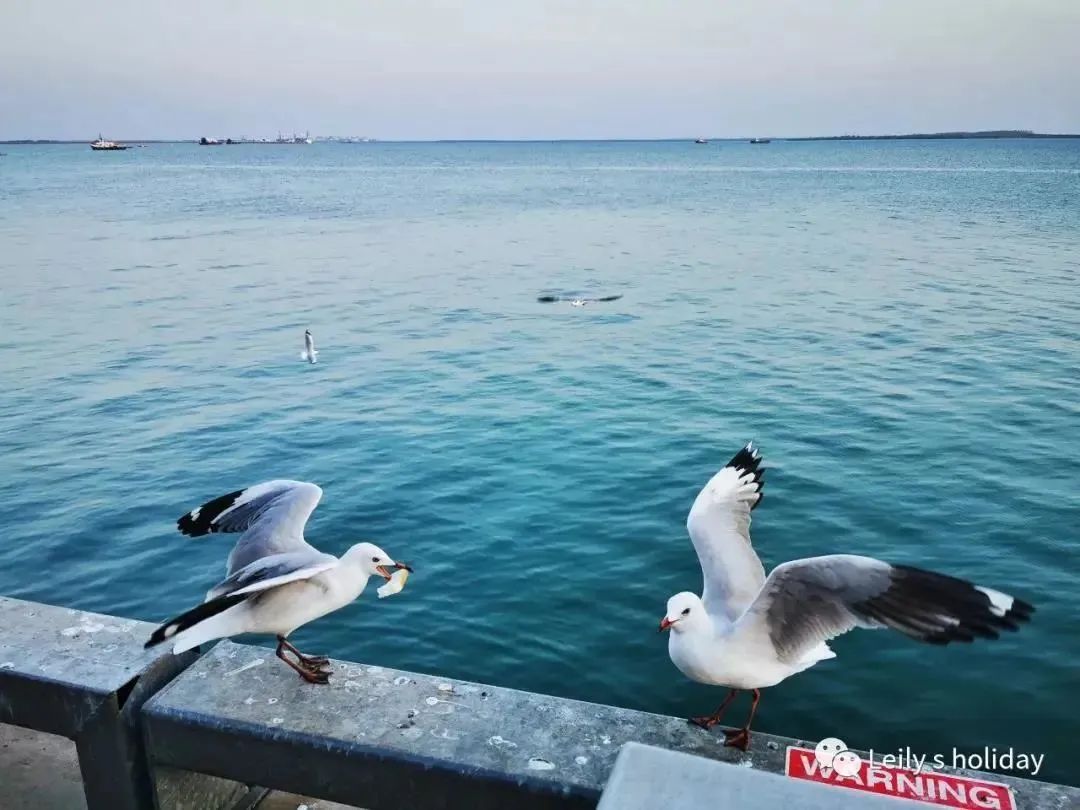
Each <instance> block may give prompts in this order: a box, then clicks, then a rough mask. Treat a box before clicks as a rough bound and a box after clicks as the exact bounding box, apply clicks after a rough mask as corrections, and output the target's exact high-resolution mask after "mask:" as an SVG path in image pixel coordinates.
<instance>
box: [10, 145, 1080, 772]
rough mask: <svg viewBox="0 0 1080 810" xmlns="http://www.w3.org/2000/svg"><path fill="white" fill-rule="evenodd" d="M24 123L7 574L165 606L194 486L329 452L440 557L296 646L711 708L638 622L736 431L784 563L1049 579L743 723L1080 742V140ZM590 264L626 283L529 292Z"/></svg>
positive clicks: (252, 475)
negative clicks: (235, 135) (364, 136)
mask: <svg viewBox="0 0 1080 810" xmlns="http://www.w3.org/2000/svg"><path fill="white" fill-rule="evenodd" d="M4 151H6V152H7V155H6V156H5V157H2V158H0V277H2V279H3V283H2V287H0V323H2V330H0V449H2V450H3V455H2V458H3V465H2V467H0V528H2V530H3V531H2V535H3V539H2V541H0V592H2V593H7V594H10V595H14V596H20V597H26V598H33V599H40V600H44V601H48V602H53V603H59V604H64V605H73V606H77V607H80V608H85V609H92V610H98V611H105V612H110V613H118V614H125V615H131V616H137V617H140V618H144V619H149V620H158V619H163V618H166V617H167V616H169V615H170V614H173V613H175V612H177V611H179V610H181V609H183V608H185V607H187V606H189V605H190V604H192V603H193V602H195V601H198V600H199V599H201V597H202V595H203V593H204V592H205V590H206V588H207V587H208V586H209V585H210V584H212V583H213V582H215V581H216V580H217V579H218V578H219V576H220V574H221V566H222V563H223V558H224V556H225V553H226V551H227V548H228V540H227V539H226V538H225V537H222V536H216V537H212V538H209V539H207V540H203V541H191V540H188V539H186V538H183V537H181V536H180V535H179V534H177V533H176V532H175V531H174V521H175V519H176V517H177V516H178V515H180V514H181V513H182V512H184V511H186V510H187V509H190V508H191V507H193V506H195V505H197V504H199V503H201V502H202V501H204V500H206V499H207V498H209V497H212V496H216V495H219V494H222V493H224V492H226V491H229V490H232V489H236V488H238V487H240V486H242V485H244V484H247V483H252V482H255V481H259V480H262V479H266V478H269V477H289V478H300V479H307V480H311V481H315V482H318V483H319V484H321V485H322V487H323V488H324V490H325V496H324V499H323V503H322V505H321V506H320V507H319V509H318V510H317V512H316V513H315V515H314V517H313V519H312V521H311V523H310V524H309V526H308V537H309V539H310V540H312V542H314V543H315V544H316V545H319V546H320V547H322V548H324V549H325V550H327V551H332V552H339V551H342V550H343V549H345V548H346V547H347V546H348V545H350V544H351V543H353V542H356V541H358V540H360V539H374V540H375V541H377V542H379V543H380V544H381V545H383V546H384V547H385V548H386V549H387V550H388V551H389V552H390V553H391V554H393V555H395V556H399V557H401V558H404V559H408V560H411V561H413V562H415V564H416V567H417V574H416V576H415V578H414V579H412V580H411V581H410V583H409V587H408V589H407V590H406V591H405V593H403V594H402V595H400V596H398V597H395V598H393V599H388V600H385V601H382V602H378V603H376V602H375V600H374V599H372V598H371V597H372V596H373V594H372V593H367V594H365V595H364V597H363V598H362V599H361V601H360V603H358V604H357V605H354V606H352V607H351V608H349V609H346V610H343V611H341V612H339V613H337V614H335V615H332V616H330V617H327V618H326V619H324V620H322V621H320V622H318V623H316V624H314V625H311V626H309V627H308V628H305V629H304V630H302V631H300V632H299V633H298V634H297V637H296V638H297V641H298V643H300V645H301V646H302V647H304V648H309V649H311V650H312V651H318V652H329V653H332V654H333V655H335V656H338V657H342V658H349V659H355V660H362V661H369V662H378V663H381V664H385V665H390V666H397V667H403V668H409V669H418V670H421V671H427V672H439V673H443V674H446V675H450V676H457V677H462V678H469V679H474V680H479V681H485V682H490V683H496V684H501V685H504V686H513V687H518V688H523V689H531V690H537V691H541V692H549V693H554V694H558V695H564V696H568V697H574V698H582V699H586V700H594V701H602V702H608V703H615V704H619V705H623V706H631V707H635V708H639V709H646V710H650V711H656V712H664V713H675V714H687V713H691V712H694V713H701V712H704V711H707V710H711V709H712V708H713V704H715V703H716V702H718V700H719V698H720V697H721V696H722V694H721V693H720V691H719V690H715V689H708V688H705V687H699V686H696V685H692V684H689V683H688V682H686V681H685V680H684V679H683V678H682V676H681V675H680V674H679V673H678V671H677V670H675V669H674V667H673V666H672V665H671V664H670V662H669V661H668V659H667V655H666V642H665V639H664V638H662V637H659V636H658V635H657V633H656V624H657V621H658V620H659V618H660V617H661V615H662V614H663V611H664V603H665V600H666V598H667V596H668V595H670V594H671V593H673V592H675V591H678V590H683V589H688V588H697V587H699V585H700V581H699V580H700V575H699V572H698V568H697V564H696V561H695V558H694V556H693V553H692V550H691V547H690V544H689V541H688V540H687V538H686V535H685V529H684V520H685V517H686V512H687V510H688V509H689V506H690V503H691V502H692V500H693V498H694V495H695V494H696V492H697V490H698V489H699V488H700V487H701V485H702V484H703V483H704V482H705V481H706V480H707V479H708V477H709V476H710V475H711V474H712V473H713V472H714V471H715V470H716V469H717V468H718V467H719V466H720V465H722V464H723V463H724V462H725V461H726V460H727V458H729V457H730V456H731V454H732V453H733V452H734V451H735V450H736V449H738V447H739V446H740V445H741V444H742V443H743V442H744V441H745V440H747V439H749V438H754V439H755V440H757V442H758V443H759V444H760V446H761V447H762V449H763V452H764V454H765V457H766V464H767V465H768V466H769V467H770V472H769V474H768V483H767V488H766V492H767V496H766V498H765V501H764V503H763V505H762V507H761V508H760V509H759V510H757V511H756V512H755V519H754V526H753V533H754V538H755V541H756V545H757V547H758V548H759V550H760V552H761V554H762V556H763V558H764V560H765V562H766V565H767V566H771V565H773V564H776V563H778V562H782V561H784V560H787V559H790V558H793V557H799V556H807V555H813V554H819V553H829V552H837V551H847V552H857V553H865V554H871V555H878V556H881V557H884V558H886V559H889V560H893V561H897V562H905V563H914V564H918V565H923V566H926V567H931V568H936V569H941V570H944V571H949V572H954V573H958V574H961V575H964V576H967V577H970V578H974V579H977V580H979V581H982V582H984V583H986V584H988V585H993V586H996V587H1000V588H1003V589H1006V590H1010V591H1012V592H1014V593H1016V594H1019V595H1022V596H1024V597H1025V598H1027V599H1028V600H1029V601H1031V602H1034V603H1036V605H1037V606H1038V610H1039V612H1038V613H1037V615H1036V617H1035V622H1034V623H1033V624H1032V625H1031V626H1030V627H1027V628H1025V629H1024V631H1023V632H1022V633H1020V634H1018V635H1016V636H1010V637H1008V638H1005V639H1003V640H1001V641H1000V642H997V643H993V644H981V645H972V646H962V645H957V646H954V647H949V648H924V647H921V646H919V645H916V644H914V643H912V642H909V641H907V640H906V639H903V638H900V637H895V636H893V635H891V634H886V633H867V632H863V633H861V634H852V635H849V636H847V637H844V638H843V639H840V640H838V641H837V642H836V644H835V645H834V646H835V648H836V650H837V652H838V654H839V657H838V658H837V659H836V660H834V661H831V662H827V663H824V664H822V665H819V666H817V667H816V668H814V669H813V670H811V671H809V672H807V673H805V674H803V675H801V676H799V677H796V678H793V679H792V680H790V681H788V682H786V683H784V684H782V685H781V686H779V687H777V688H774V689H771V690H769V691H768V692H767V693H766V695H765V698H764V699H763V701H762V704H761V710H760V713H759V716H758V723H757V726H758V727H759V728H760V729H762V730H765V731H773V732H777V733H784V734H791V735H797V736H803V737H807V738H813V739H818V738H821V737H823V736H828V735H838V736H842V737H843V738H844V739H845V740H846V741H847V742H848V744H849V745H852V746H854V747H861V748H869V747H873V748H875V749H878V750H884V749H895V748H897V747H901V746H905V745H908V746H911V747H912V748H913V749H915V750H917V751H922V752H930V753H935V752H949V751H950V750H951V749H952V747H954V746H955V747H957V748H959V749H961V750H981V749H982V747H983V746H986V745H988V746H996V747H998V748H999V749H1003V748H1008V747H1009V746H1013V747H1014V748H1016V749H1017V750H1019V751H1034V752H1042V753H1046V754H1047V757H1048V760H1047V765H1046V766H1045V768H1044V770H1043V772H1042V773H1041V774H1040V778H1050V779H1057V780H1066V781H1070V782H1073V783H1080V766H1078V765H1077V764H1076V758H1075V754H1074V747H1075V740H1076V739H1077V738H1078V737H1080V698H1078V693H1080V674H1078V669H1077V661H1078V656H1080V635H1078V634H1077V627H1078V626H1080V616H1078V613H1077V609H1076V597H1077V592H1078V590H1080V588H1078V580H1077V572H1078V570H1080V565H1078V563H1080V553H1078V548H1080V539H1078V537H1080V530H1078V525H1080V497H1078V492H1080V488H1078V483H1080V405H1078V397H1077V380H1078V379H1080V340H1078V337H1077V334H1078V330H1080V295H1078V291H1077V276H1078V271H1080V142H1077V141H1026V142H1021V141H997V142H984V143H980V142H942V143H918V142H911V143H905V142H901V143H895V142H894V143H839V144H836V143H802V144H800V143H781V142H774V143H772V144H770V145H768V146H750V145H747V144H734V143H732V144H723V143H722V144H716V143H713V144H710V145H708V146H694V145H692V144H683V143H647V144H634V143H614V144H427V145H407V144H367V145H355V146H335V145H316V146H310V147H272V146H261V147H260V146H235V147H222V148H218V149H208V148H200V147H198V146H194V145H160V146H148V147H146V148H140V149H132V150H129V151H128V152H124V153H116V154H109V153H93V152H91V151H90V150H89V149H88V148H86V147H85V146H78V147H74V146H71V147H68V146H50V147H27V146H8V147H5V148H4ZM575 290H576V291H583V292H587V293H591V292H595V293H598V294H606V293H617V292H618V293H624V294H625V297H624V298H623V299H622V300H620V301H617V302H615V303H612V304H607V305H596V306H591V307H584V308H581V309H572V308H570V307H568V306H565V305H544V304H538V303H536V302H535V299H536V296H537V294H539V293H541V292H548V291H575ZM305 328H310V329H311V330H312V331H313V332H314V334H315V336H316V339H317V340H318V342H319V348H320V350H321V354H320V362H319V364H318V365H315V366H309V365H305V364H303V363H301V362H300V360H299V352H300V350H301V348H302V333H303V330H304V329H305ZM0 632H2V630H0ZM740 709H741V707H740Z"/></svg>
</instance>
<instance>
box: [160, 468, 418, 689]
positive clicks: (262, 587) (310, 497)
mask: <svg viewBox="0 0 1080 810" xmlns="http://www.w3.org/2000/svg"><path fill="white" fill-rule="evenodd" d="M321 497H322V489H320V488H319V487H317V486H316V485H315V484H308V483H305V482H303V481H267V482H265V483H262V484H256V485H255V486H251V487H248V488H247V489H241V490H237V491H236V492H230V493H229V494H228V495H222V496H221V497H220V498H215V499H214V500H212V501H208V502H207V503H205V504H203V505H202V506H200V507H198V508H197V509H192V510H191V511H190V512H188V513H187V514H186V515H184V516H183V517H181V518H180V519H179V520H178V521H177V522H176V525H177V528H179V529H180V532H181V533H182V534H186V535H188V536H189V537H202V536H204V535H206V534H211V533H215V532H236V533H239V534H240V537H239V538H237V541H236V545H235V546H234V547H233V550H232V552H231V553H230V554H229V561H228V565H227V566H226V577H225V579H224V580H222V581H221V582H219V583H218V584H217V585H215V586H214V587H213V588H211V589H210V592H209V593H207V595H206V600H205V601H204V602H203V603H202V604H201V605H199V606H198V607H195V608H192V609H191V610H189V611H187V612H185V613H181V614H180V615H179V616H177V617H176V618H174V619H170V620H169V621H167V622H165V624H163V625H161V627H159V628H158V629H157V630H155V631H154V632H153V634H152V635H151V636H150V640H149V641H147V642H146V646H147V647H153V646H155V645H158V644H161V643H163V642H166V641H168V642H171V643H172V645H173V646H172V651H173V652H174V653H181V652H184V651H185V650H190V649H192V648H194V647H197V646H199V645H200V644H204V643H205V642H207V641H213V640H215V639H219V638H228V637H230V636H236V635H240V634H241V633H265V634H269V635H274V636H277V641H278V645H277V653H276V654H277V657H278V658H280V659H281V660H282V661H284V662H285V663H286V664H288V665H289V666H290V667H292V668H293V669H294V670H296V672H297V673H299V675H300V677H301V678H303V679H304V680H305V681H308V682H309V683H327V682H328V681H329V678H330V671H329V669H328V668H327V667H328V663H329V660H328V659H327V658H324V657H322V656H313V655H304V654H303V653H301V652H300V651H299V650H298V649H296V647H294V646H293V645H292V644H290V643H289V641H288V638H289V635H290V634H291V633H292V632H293V631H294V630H296V629H297V628H298V627H301V626H302V625H305V624H307V623H308V622H310V621H314V620H315V619H318V618H320V617H322V616H325V615H326V614H328V613H332V612H333V611H335V610H338V609H339V608H343V607H345V606H346V605H348V604H349V603H351V602H352V601H353V600H355V599H356V598H357V597H358V596H360V594H361V593H363V591H364V588H365V587H366V586H367V582H368V579H369V578H370V577H372V576H379V577H382V578H383V579H386V580H387V581H389V580H390V579H391V576H392V574H391V569H406V570H408V571H411V570H412V569H411V568H409V566H408V565H406V564H405V563H397V562H394V561H393V560H392V559H391V558H390V555H388V554H387V553H386V552H385V551H383V550H382V549H381V548H379V547H378V546H376V545H374V544H372V543H358V544H356V545H354V546H353V547H352V548H350V549H349V550H348V551H346V552H345V553H344V554H343V555H342V556H341V557H340V558H339V557H335V556H333V555H332V554H324V553H323V552H321V551H319V550H318V549H316V548H314V547H313V546H311V545H309V544H308V542H307V541H306V540H305V539H304V526H305V524H306V523H307V521H308V518H309V517H310V516H311V513H312V512H314V511H315V507H316V506H318V504H319V499H320V498H321ZM286 652H289V653H292V654H293V656H295V661H294V660H292V659H290V658H289V657H288V656H287V655H286Z"/></svg>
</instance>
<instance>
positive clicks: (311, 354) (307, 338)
mask: <svg viewBox="0 0 1080 810" xmlns="http://www.w3.org/2000/svg"><path fill="white" fill-rule="evenodd" d="M300 359H301V360H307V361H308V362H309V363H318V362H319V350H318V349H316V348H315V337H314V336H313V335H312V334H311V330H310V329H305V330H304V350H303V351H302V352H300Z"/></svg>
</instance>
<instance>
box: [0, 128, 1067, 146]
mask: <svg viewBox="0 0 1080 810" xmlns="http://www.w3.org/2000/svg"><path fill="white" fill-rule="evenodd" d="M1047 138H1051V139H1053V138H1062V139H1068V138H1080V133H1051V132H1032V131H1031V130H1025V129H993V130H975V131H970V132H968V131H957V132H916V133H910V134H905V135H805V136H795V137H792V136H788V137H779V136H778V137H773V138H772V140H773V141H796V142H805V141H962V140H995V139H998V140H1003V139H1047ZM693 140H694V138H689V137H687V138H540V139H529V138H520V139H513V140H502V139H498V138H468V139H459V138H434V139H430V140H380V141H377V143H681V142H684V141H693ZM707 140H710V141H716V142H731V143H740V142H745V141H748V140H750V138H749V137H743V138H708V139H707ZM120 142H121V143H125V144H162V143H166V144H171V143H190V144H198V142H199V141H198V139H197V138H195V139H192V138H164V139H161V138H158V139H146V138H135V139H132V140H125V139H120ZM89 143H90V142H89V141H87V140H62V139H53V138H20V139H16V140H0V144H2V145H6V146H20V145H23V146H49V145H71V144H76V145H79V144H84V145H85V144H89ZM319 143H335V144H339V145H354V144H352V143H350V142H345V141H324V142H323V141H320V142H319ZM371 143H374V142H368V143H360V144H359V145H362V146H370V145H371ZM249 144H256V145H262V144H261V143H259V142H251V141H236V142H235V143H234V144H233V145H235V146H244V145H249Z"/></svg>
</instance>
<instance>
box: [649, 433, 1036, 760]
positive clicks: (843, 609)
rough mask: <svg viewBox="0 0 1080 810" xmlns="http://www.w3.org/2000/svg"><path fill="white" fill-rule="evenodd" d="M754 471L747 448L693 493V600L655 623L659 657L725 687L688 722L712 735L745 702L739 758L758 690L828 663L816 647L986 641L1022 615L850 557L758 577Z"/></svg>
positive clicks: (757, 460) (940, 581)
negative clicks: (857, 641)
mask: <svg viewBox="0 0 1080 810" xmlns="http://www.w3.org/2000/svg"><path fill="white" fill-rule="evenodd" d="M763 472H764V470H763V469H762V467H761V457H760V455H758V453H757V451H756V450H755V449H754V448H753V446H752V445H747V446H746V447H745V448H743V449H742V450H740V451H739V452H738V453H737V454H736V455H735V457H734V458H733V459H731V461H729V462H728V463H727V465H726V466H725V467H724V468H723V469H722V470H720V471H719V472H718V473H717V474H716V475H714V476H713V477H712V479H711V480H710V481H709V483H708V484H706V485H705V488H704V489H702V490H701V492H700V493H699V494H698V496H697V499H696V500H695V501H694V505H693V507H692V508H691V509H690V515H689V517H688V518H687V521H686V528H687V530H688V531H689V533H690V539H691V541H692V542H693V544H694V550H695V551H696V552H697V556H698V560H699V562H700V563H701V569H702V573H703V574H704V591H703V593H702V595H701V596H700V597H699V596H697V595H696V594H693V593H687V592H684V593H679V594H676V595H675V596H673V597H671V598H670V599H669V600H668V604H667V614H666V615H665V616H664V618H663V620H662V621H661V622H660V630H661V632H662V631H664V630H670V631H671V635H670V638H669V639H668V654H669V655H670V656H671V660H672V662H673V663H674V664H675V666H676V667H678V668H679V670H680V671H682V673H683V674H684V675H686V676H687V677H688V678H690V679H691V680H694V681H697V682H699V683H704V684H710V685H713V686H726V687H728V688H729V691H728V694H727V696H726V697H725V698H724V701H723V703H721V704H720V708H718V709H717V710H716V711H715V712H713V714H711V715H707V716H704V717H694V718H691V722H693V723H695V724H697V725H699V726H701V727H702V728H706V729H709V728H712V727H713V726H714V725H716V724H717V723H718V722H720V719H721V717H722V716H723V713H724V710H725V709H726V708H727V707H728V705H729V704H730V703H731V701H732V699H733V698H734V697H735V695H736V694H737V693H738V691H739V690H749V691H750V692H752V693H753V701H752V703H751V706H750V716H749V717H748V718H747V721H746V724H745V725H744V726H743V727H742V728H739V729H733V730H730V731H726V732H725V744H726V745H732V746H736V747H738V748H741V749H743V750H744V751H745V750H746V748H747V746H748V745H749V743H750V723H751V722H752V721H753V719H754V712H755V711H756V710H757V705H758V701H759V700H760V699H761V691H760V690H761V689H762V688H764V687H769V686H775V685H776V684H778V683H780V682H781V681H783V680H784V679H785V678H788V677H790V676H792V675H794V674H796V673H798V672H802V671H803V670H805V669H808V668H810V667H812V666H813V665H814V664H816V663H818V662H819V661H824V660H826V659H829V658H835V657H836V654H835V653H834V652H833V651H832V650H831V649H829V645H828V642H829V641H830V640H831V639H833V638H835V637H836V636H839V635H841V634H843V633H846V632H848V631H849V630H853V629H855V628H856V627H864V628H882V627H888V628H891V629H893V630H896V631H898V632H900V633H903V634H904V635H905V636H908V637H909V638H913V639H915V640H916V641H922V642H925V643H928V644H948V643H949V642H951V641H973V640H974V639H975V638H976V637H978V638H988V639H994V638H997V637H998V633H999V631H1001V630H1016V629H1018V626H1019V623H1020V622H1025V621H1027V620H1028V619H1029V618H1031V614H1032V613H1033V612H1034V610H1035V609H1034V608H1033V607H1032V606H1031V605H1029V604H1028V603H1027V602H1024V601H1021V600H1020V599H1016V598H1014V597H1012V596H1009V595H1008V594H1004V593H1001V592H1000V591H995V590H992V589H991V588H984V587H982V586H979V585H974V584H972V583H970V582H967V581H965V580H962V579H956V578H955V577H951V576H946V575H944V574H936V573H933V572H931V571H924V570H922V569H919V568H912V567H911V566H907V565H890V564H889V563H887V562H882V561H881V560H876V559H874V558H872V557H860V556H857V555H854V554H831V555H828V556H824V557H810V558H808V559H804V560H792V561H791V562H786V563H782V564H781V565H778V566H777V567H776V568H774V569H773V571H772V573H771V574H769V576H768V578H766V577H765V569H764V568H763V567H762V565H761V560H759V559H758V556H757V554H756V553H755V552H754V548H753V546H752V545H751V544H750V512H751V510H752V509H753V508H754V507H755V506H757V505H758V503H760V502H761V498H762V491H761V490H762V485H763V483H762V473H763Z"/></svg>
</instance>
